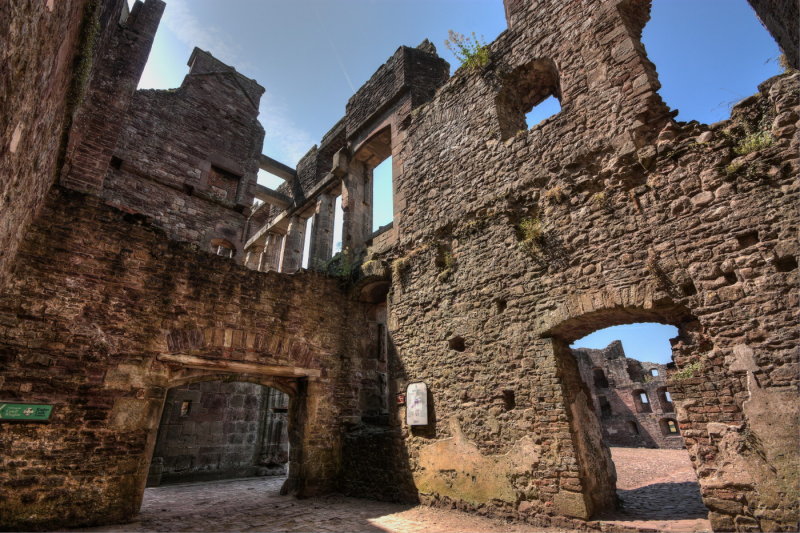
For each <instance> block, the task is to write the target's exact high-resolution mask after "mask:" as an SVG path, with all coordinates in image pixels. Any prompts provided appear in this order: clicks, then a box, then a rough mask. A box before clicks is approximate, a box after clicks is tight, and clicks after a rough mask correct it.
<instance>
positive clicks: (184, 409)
mask: <svg viewBox="0 0 800 533" xmlns="http://www.w3.org/2000/svg"><path fill="white" fill-rule="evenodd" d="M191 412H192V400H184V401H182V402H181V416H182V417H183V416H189V413H191Z"/></svg>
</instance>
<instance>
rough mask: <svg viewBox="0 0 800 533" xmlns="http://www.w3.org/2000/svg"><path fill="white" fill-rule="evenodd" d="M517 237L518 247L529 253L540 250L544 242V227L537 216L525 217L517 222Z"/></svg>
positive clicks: (534, 253) (535, 252) (532, 253)
mask: <svg viewBox="0 0 800 533" xmlns="http://www.w3.org/2000/svg"><path fill="white" fill-rule="evenodd" d="M517 237H518V238H519V245H520V247H521V248H522V249H523V250H524V251H525V252H527V253H528V254H531V255H536V254H538V253H539V252H540V251H541V247H542V244H543V243H544V228H543V227H542V221H541V220H539V217H536V216H532V217H525V218H523V219H522V220H520V221H519V224H517Z"/></svg>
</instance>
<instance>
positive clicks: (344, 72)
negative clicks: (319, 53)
mask: <svg viewBox="0 0 800 533" xmlns="http://www.w3.org/2000/svg"><path fill="white" fill-rule="evenodd" d="M312 5H313V6H314V14H315V15H316V17H317V23H318V24H319V28H320V33H321V34H322V35H325V37H327V39H328V43H330V45H331V50H333V55H335V56H336V62H337V63H339V69H340V70H341V71H342V75H343V76H344V79H345V80H346V81H347V85H349V86H350V90H351V91H353V92H354V93H355V92H356V88H355V86H354V85H353V80H351V79H350V74H348V73H347V69H346V68H344V61H342V56H341V54H339V49H338V48H337V47H336V43H334V42H333V39H332V38H331V32H329V31H328V28H327V27H326V25H325V24H323V23H322V17H321V16H320V14H319V8H318V7H317V5H316V4H312Z"/></svg>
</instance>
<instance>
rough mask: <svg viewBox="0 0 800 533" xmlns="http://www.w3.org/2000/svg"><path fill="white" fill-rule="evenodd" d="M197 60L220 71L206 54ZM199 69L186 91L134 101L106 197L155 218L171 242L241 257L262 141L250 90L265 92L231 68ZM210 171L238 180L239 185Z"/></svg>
mask: <svg viewBox="0 0 800 533" xmlns="http://www.w3.org/2000/svg"><path fill="white" fill-rule="evenodd" d="M193 57H199V58H200V59H201V60H205V61H208V62H211V61H213V62H215V63H213V64H212V67H213V66H214V65H216V64H217V63H219V62H217V61H216V60H214V59H213V58H211V57H210V56H209V55H208V54H206V53H205V52H202V51H196V52H195V55H194V56H193ZM197 61H199V60H197V59H196V60H195V63H194V64H193V66H192V71H191V72H190V73H189V75H187V77H186V79H185V81H184V83H183V84H182V86H181V87H180V88H178V89H174V90H166V91H162V90H141V91H137V92H136V93H135V94H134V96H133V99H132V102H131V106H130V109H129V111H128V115H127V117H126V119H125V123H124V125H123V130H122V134H121V136H120V139H119V142H118V144H117V148H116V150H115V152H114V154H115V157H116V158H117V160H116V163H115V165H112V166H111V167H110V168H109V171H108V176H107V177H106V180H105V183H104V189H103V197H104V198H105V199H106V200H107V201H108V203H110V204H111V205H114V206H116V207H119V208H121V209H125V210H127V211H130V212H134V213H142V214H145V215H147V216H149V217H151V218H152V219H153V221H154V223H155V224H157V225H158V226H160V227H161V228H163V229H164V230H166V231H167V233H168V234H169V236H170V238H173V239H176V240H182V241H188V242H191V243H195V244H198V245H199V246H201V247H202V248H203V249H209V248H210V244H209V242H210V240H211V239H215V238H224V239H226V240H228V241H230V242H231V243H232V244H233V245H234V246H235V247H236V248H237V251H238V252H239V253H238V256H241V251H242V249H241V244H242V243H241V241H242V239H243V237H244V235H243V231H244V225H245V222H246V216H247V214H248V213H249V206H251V205H252V203H253V188H254V186H255V182H256V173H257V172H258V157H259V155H260V154H261V145H262V142H263V139H264V130H263V128H262V127H261V125H260V124H259V123H258V120H257V118H256V117H257V115H258V99H257V98H256V100H255V101H253V99H252V98H253V96H252V95H250V94H249V93H248V92H247V91H245V88H247V87H250V85H253V86H255V87H256V88H258V89H260V87H259V86H258V85H257V84H255V82H252V80H249V83H247V82H248V80H247V79H246V78H244V77H243V76H241V75H240V74H237V73H235V72H233V71H232V69H231V71H225V70H222V69H223V67H224V68H225V69H230V67H227V66H226V65H222V64H221V63H219V65H217V69H216V71H212V72H206V70H208V69H203V68H201V67H202V66H203V65H201V64H198V63H197ZM239 78H244V81H241V80H240V79H239ZM261 90H263V89H261ZM251 92H252V91H251ZM256 92H258V91H256ZM257 96H260V94H258V95H257ZM212 167H216V168H219V169H221V170H224V171H227V172H230V173H231V174H233V175H234V176H239V177H240V179H239V180H238V184H237V183H236V180H234V179H230V178H224V177H223V178H222V179H220V178H219V177H218V176H217V174H216V171H215V170H214V168H212Z"/></svg>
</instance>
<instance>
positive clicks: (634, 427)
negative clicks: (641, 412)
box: [628, 420, 639, 435]
mask: <svg viewBox="0 0 800 533" xmlns="http://www.w3.org/2000/svg"><path fill="white" fill-rule="evenodd" d="M628 428H629V429H630V430H631V433H633V434H634V435H638V434H639V426H638V425H636V422H634V421H633V420H629V421H628Z"/></svg>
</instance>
